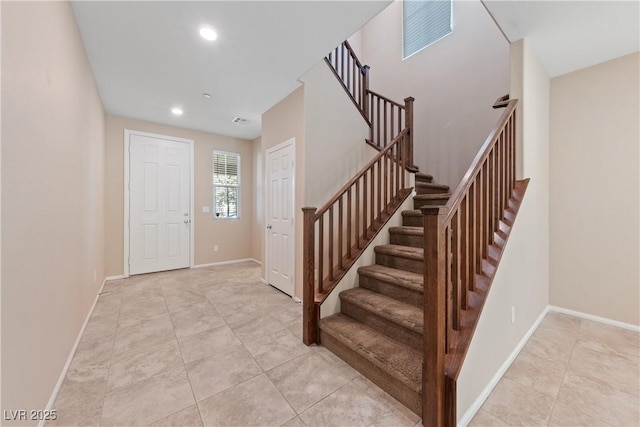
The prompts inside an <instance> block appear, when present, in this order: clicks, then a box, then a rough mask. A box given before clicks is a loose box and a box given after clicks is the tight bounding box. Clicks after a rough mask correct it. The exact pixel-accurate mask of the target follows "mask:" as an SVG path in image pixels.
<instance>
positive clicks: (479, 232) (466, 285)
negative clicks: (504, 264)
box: [421, 98, 526, 426]
mask: <svg viewBox="0 0 640 427" xmlns="http://www.w3.org/2000/svg"><path fill="white" fill-rule="evenodd" d="M499 101H501V102H502V105H499ZM516 104H517V100H516V99H512V100H509V101H508V102H505V99H504V98H501V99H499V100H498V101H497V102H496V105H498V106H502V107H505V106H506V109H505V111H504V113H503V114H502V116H501V118H500V120H499V121H498V124H497V125H496V127H495V128H494V129H493V130H492V132H491V133H490V135H489V137H488V138H487V140H486V141H485V143H484V145H483V146H482V148H481V149H480V151H479V153H478V155H477V156H476V158H475V159H474V160H473V162H472V164H471V166H470V168H469V170H468V171H467V173H466V174H465V176H464V178H463V179H462V181H461V182H460V184H459V185H458V187H457V189H456V190H455V192H454V193H453V194H452V195H451V198H450V199H449V201H448V202H447V204H446V205H445V206H424V207H422V208H421V211H422V214H423V219H424V235H425V236H428V238H425V246H424V259H425V263H424V360H423V367H422V374H423V387H422V399H423V404H422V406H423V408H422V410H423V413H422V419H423V424H424V425H425V426H443V425H449V426H455V425H456V381H457V378H458V374H459V372H460V369H461V367H462V362H463V361H464V358H465V356H466V352H467V349H468V347H469V343H470V341H471V337H472V335H473V331H474V330H475V326H476V322H477V320H478V318H479V315H480V311H481V310H482V305H483V304H484V300H485V296H486V292H487V291H488V290H489V287H490V286H491V282H492V281H493V275H494V273H495V268H496V265H497V262H498V261H499V259H500V256H501V253H502V250H503V248H504V244H505V243H506V238H507V237H508V233H504V232H502V230H503V227H505V225H504V224H505V223H507V222H509V221H508V220H507V219H506V218H505V215H507V214H508V212H509V210H510V209H511V210H512V212H513V210H517V207H515V206H513V205H512V204H513V198H514V195H515V193H514V191H515V192H516V193H517V192H519V191H520V192H521V193H522V192H523V191H524V190H523V189H521V188H520V187H521V185H522V183H523V181H516V171H515V164H516V144H515V141H516ZM524 187H525V188H526V184H524ZM509 215H510V214H509ZM511 225H512V223H511Z"/></svg>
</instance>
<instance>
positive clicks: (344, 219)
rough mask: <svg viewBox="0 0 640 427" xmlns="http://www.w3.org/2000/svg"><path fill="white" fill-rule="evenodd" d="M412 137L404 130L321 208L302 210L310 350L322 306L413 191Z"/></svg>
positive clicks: (305, 333)
mask: <svg viewBox="0 0 640 427" xmlns="http://www.w3.org/2000/svg"><path fill="white" fill-rule="evenodd" d="M409 133H410V131H409V129H403V130H402V131H401V132H400V134H399V135H398V136H396V137H395V138H394V139H393V141H391V142H390V143H389V144H387V146H386V147H384V148H383V149H381V150H380V152H379V153H378V154H377V155H376V156H375V157H374V158H373V159H372V160H371V161H370V162H369V163H367V165H366V166H365V167H364V168H362V170H360V172H359V173H358V174H357V175H356V176H354V177H353V178H352V179H351V180H350V181H349V182H348V183H347V184H346V185H345V186H344V187H342V188H341V189H340V190H339V191H338V192H337V193H336V195H335V196H333V197H332V198H331V200H329V201H328V202H327V203H326V204H325V205H324V206H323V207H322V208H320V209H319V210H317V211H316V208H315V207H305V208H303V209H302V211H303V212H304V225H303V227H304V228H303V233H304V237H303V250H304V252H303V341H304V343H305V344H307V345H309V344H313V343H318V340H319V331H318V325H319V320H320V304H322V302H323V301H324V300H325V299H326V298H327V297H328V296H329V294H330V292H331V291H332V290H333V289H334V288H335V286H336V285H337V284H338V282H339V281H340V279H341V278H342V277H343V276H344V275H345V274H346V272H347V271H348V270H349V268H350V267H351V266H352V265H353V264H354V262H355V261H356V260H357V259H358V257H359V256H360V255H361V254H362V252H364V250H365V249H366V248H367V246H368V245H369V243H370V242H371V241H372V240H373V238H374V237H375V236H376V235H377V233H378V232H379V231H380V230H381V229H382V227H383V225H384V224H385V223H386V222H387V220H388V219H389V218H390V217H391V216H392V215H393V213H394V212H395V211H396V210H397V209H398V208H399V207H400V205H401V204H402V203H403V202H404V200H405V199H406V198H407V197H408V196H409V194H411V192H412V190H413V188H410V187H408V186H407V185H408V179H407V170H408V168H409V165H410V163H409V154H408V153H409V146H410V143H411V140H410V138H409Z"/></svg>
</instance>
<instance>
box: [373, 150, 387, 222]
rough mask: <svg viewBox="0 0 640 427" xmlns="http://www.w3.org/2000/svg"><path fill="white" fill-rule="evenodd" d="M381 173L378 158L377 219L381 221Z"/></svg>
mask: <svg viewBox="0 0 640 427" xmlns="http://www.w3.org/2000/svg"><path fill="white" fill-rule="evenodd" d="M383 157H384V156H383ZM382 173H383V171H382V159H378V220H379V221H380V222H382ZM372 224H373V223H372Z"/></svg>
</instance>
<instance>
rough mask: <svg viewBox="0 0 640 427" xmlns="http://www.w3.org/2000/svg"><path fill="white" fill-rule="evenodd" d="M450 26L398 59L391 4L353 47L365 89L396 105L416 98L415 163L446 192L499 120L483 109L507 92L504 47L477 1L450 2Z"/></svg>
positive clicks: (397, 12) (397, 21) (398, 22)
mask: <svg viewBox="0 0 640 427" xmlns="http://www.w3.org/2000/svg"><path fill="white" fill-rule="evenodd" d="M453 20H454V28H453V33H452V34H450V35H449V36H447V37H445V38H444V39H442V40H440V41H438V42H437V43H435V44H433V45H431V46H429V47H427V48H425V49H423V50H422V51H420V52H418V53H416V54H414V55H413V56H411V57H409V58H407V59H406V60H402V7H401V2H400V1H395V2H394V3H392V4H391V5H390V6H389V7H387V8H386V9H385V10H383V11H382V12H381V13H380V14H379V15H378V16H376V17H375V18H373V19H372V20H371V21H370V22H369V23H368V24H367V25H365V26H364V27H363V29H362V30H361V32H362V37H361V39H362V40H361V42H360V45H361V49H362V53H361V60H363V61H364V63H366V64H368V65H370V66H371V72H370V74H371V83H370V87H371V89H372V90H374V91H376V92H378V93H381V94H382V95H384V96H387V97H390V98H391V99H393V100H395V101H398V102H403V99H404V98H406V97H408V96H413V97H414V98H415V99H416V101H415V105H414V113H415V122H414V125H415V134H414V146H415V147H414V152H415V162H416V164H417V165H418V166H419V167H420V170H421V171H422V172H426V173H430V174H433V175H434V177H435V179H436V180H437V181H439V182H442V183H444V184H448V185H449V186H452V187H454V186H456V185H457V184H458V183H459V181H460V179H462V176H463V175H464V173H465V172H466V170H467V169H468V168H469V165H470V164H471V161H472V160H473V158H474V157H475V155H476V154H477V152H478V150H479V149H480V146H481V145H482V143H483V142H484V140H485V139H486V138H487V136H488V135H489V132H490V130H491V129H492V128H493V126H494V125H495V123H496V121H497V118H498V117H499V116H500V112H499V111H495V110H493V109H492V108H491V106H492V105H493V103H494V101H495V100H496V99H497V98H498V97H499V96H502V95H504V94H506V93H507V92H508V91H509V43H508V42H507V41H506V40H505V38H504V36H503V35H502V34H501V32H500V30H499V29H498V27H497V26H496V25H495V23H494V22H493V20H492V19H491V16H490V15H489V14H488V13H487V11H486V10H485V8H484V7H483V5H482V4H481V3H480V1H479V0H471V1H454V4H453ZM356 44H357V43H356Z"/></svg>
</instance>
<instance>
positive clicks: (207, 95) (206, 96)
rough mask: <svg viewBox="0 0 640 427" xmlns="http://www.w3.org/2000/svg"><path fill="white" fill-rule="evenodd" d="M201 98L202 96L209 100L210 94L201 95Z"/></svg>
mask: <svg viewBox="0 0 640 427" xmlns="http://www.w3.org/2000/svg"><path fill="white" fill-rule="evenodd" d="M202 96H204V97H205V98H211V94H210V93H206V92H205V93H203V94H202Z"/></svg>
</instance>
